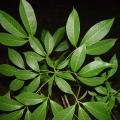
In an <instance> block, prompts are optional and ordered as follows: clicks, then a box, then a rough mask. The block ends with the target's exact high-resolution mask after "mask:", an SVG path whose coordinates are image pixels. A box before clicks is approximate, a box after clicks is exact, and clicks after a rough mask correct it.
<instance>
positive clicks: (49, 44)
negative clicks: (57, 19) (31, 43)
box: [44, 32, 55, 55]
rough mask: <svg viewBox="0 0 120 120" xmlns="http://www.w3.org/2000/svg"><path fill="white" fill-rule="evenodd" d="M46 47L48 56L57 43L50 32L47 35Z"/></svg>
mask: <svg viewBox="0 0 120 120" xmlns="http://www.w3.org/2000/svg"><path fill="white" fill-rule="evenodd" d="M44 45H45V49H46V52H47V54H48V55H49V54H51V52H52V50H53V48H54V45H55V43H54V39H53V37H52V35H51V34H50V33H49V32H47V33H46V35H45V40H44Z"/></svg>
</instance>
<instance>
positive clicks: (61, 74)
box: [56, 71, 75, 81]
mask: <svg viewBox="0 0 120 120" xmlns="http://www.w3.org/2000/svg"><path fill="white" fill-rule="evenodd" d="M56 76H58V77H60V78H63V79H66V80H70V81H75V78H74V77H73V76H72V75H71V73H70V72H69V71H66V72H62V71H61V72H58V73H56Z"/></svg>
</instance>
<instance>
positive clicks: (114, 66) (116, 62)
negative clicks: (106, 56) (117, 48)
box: [107, 55, 118, 78]
mask: <svg viewBox="0 0 120 120" xmlns="http://www.w3.org/2000/svg"><path fill="white" fill-rule="evenodd" d="M110 63H111V64H112V65H113V67H112V68H111V70H109V71H108V76H107V78H110V77H112V76H113V75H114V74H115V73H116V71H117V69H118V60H117V58H116V55H113V57H112V58H111V60H110Z"/></svg>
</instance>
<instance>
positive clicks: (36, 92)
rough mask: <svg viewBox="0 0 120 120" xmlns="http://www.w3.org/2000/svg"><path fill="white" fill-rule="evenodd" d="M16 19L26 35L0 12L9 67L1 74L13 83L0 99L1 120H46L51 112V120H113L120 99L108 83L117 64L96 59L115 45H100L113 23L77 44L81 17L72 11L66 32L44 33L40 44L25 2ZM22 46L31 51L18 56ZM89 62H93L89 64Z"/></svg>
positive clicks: (102, 24)
mask: <svg viewBox="0 0 120 120" xmlns="http://www.w3.org/2000/svg"><path fill="white" fill-rule="evenodd" d="M19 13H20V17H21V20H22V22H23V25H24V28H25V30H24V28H23V27H22V26H21V25H20V24H19V23H18V22H17V21H16V20H15V19H14V18H13V17H11V16H10V15H9V14H7V13H6V12H3V11H2V10H1V11H0V24H1V26H2V27H3V28H4V29H5V30H6V33H5V32H4V33H0V43H1V44H2V45H5V46H7V48H8V57H9V60H10V62H11V63H12V64H11V65H10V64H7V63H5V64H1V65H0V73H1V74H3V75H5V76H7V77H12V78H14V80H13V81H11V83H10V85H9V91H8V94H5V95H3V96H0V110H1V111H2V114H1V115H0V116H1V117H0V119H1V120H19V119H24V120H38V119H39V120H45V119H47V117H48V116H47V113H48V111H49V112H50V111H51V112H50V113H51V115H50V117H51V119H52V120H72V119H74V120H92V119H98V120H111V119H112V109H113V108H114V106H115V105H116V104H117V103H120V93H119V91H116V90H114V89H113V88H112V87H111V82H110V78H111V77H112V76H113V75H114V74H115V73H116V71H117V68H118V61H117V58H116V55H113V57H112V58H111V59H110V61H109V62H107V61H103V60H102V59H101V57H100V55H102V54H105V53H106V52H108V51H109V50H110V49H111V48H112V47H113V46H114V44H115V42H116V40H117V39H114V38H110V39H106V38H105V39H104V37H105V36H106V35H107V34H108V32H109V31H110V28H111V27H112V24H113V21H114V19H108V20H104V21H101V22H99V23H97V24H95V25H94V26H93V27H91V28H90V29H89V30H88V32H87V33H86V34H85V36H84V37H83V39H82V40H80V20H79V15H78V13H77V11H76V10H75V9H74V8H73V10H72V12H71V13H70V15H69V17H68V20H67V24H66V30H65V27H61V28H58V29H57V30H56V32H55V33H54V34H51V33H50V32H49V31H48V30H43V31H42V33H41V38H40V37H39V38H40V40H39V39H38V38H36V36H35V34H36V29H37V20H36V16H35V13H34V10H33V8H32V6H31V5H30V4H29V3H28V2H27V1H26V0H20V6H19ZM65 31H66V33H67V37H68V39H67V38H65ZM26 44H28V45H29V46H30V47H29V51H23V52H22V53H21V54H20V53H19V52H18V51H17V50H16V47H20V46H23V45H24V46H25V45H26ZM21 51H22V50H21ZM87 56H88V57H89V56H92V57H93V60H92V61H89V62H88V61H87ZM85 86H88V87H85ZM84 87H85V88H86V90H85V91H84V93H83V92H81V89H82V88H84ZM89 88H90V89H89ZM58 91H59V92H58ZM56 97H57V98H56ZM70 98H72V102H71V100H70ZM116 100H117V102H115V101H116Z"/></svg>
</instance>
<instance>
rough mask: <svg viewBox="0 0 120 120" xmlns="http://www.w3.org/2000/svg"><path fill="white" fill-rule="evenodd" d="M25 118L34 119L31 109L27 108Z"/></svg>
mask: <svg viewBox="0 0 120 120" xmlns="http://www.w3.org/2000/svg"><path fill="white" fill-rule="evenodd" d="M25 120H32V114H31V112H30V111H29V110H27V112H26V114H25Z"/></svg>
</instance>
